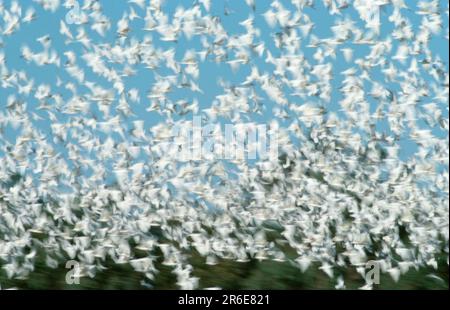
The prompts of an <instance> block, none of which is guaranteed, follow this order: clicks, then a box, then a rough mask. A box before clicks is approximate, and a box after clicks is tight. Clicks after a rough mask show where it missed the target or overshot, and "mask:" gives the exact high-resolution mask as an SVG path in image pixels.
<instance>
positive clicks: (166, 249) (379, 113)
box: [0, 0, 449, 289]
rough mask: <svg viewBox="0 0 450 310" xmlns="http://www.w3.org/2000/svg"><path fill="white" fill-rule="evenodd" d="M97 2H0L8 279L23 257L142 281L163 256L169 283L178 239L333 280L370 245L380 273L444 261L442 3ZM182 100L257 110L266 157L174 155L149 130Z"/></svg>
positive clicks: (226, 111) (1, 173)
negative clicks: (268, 146)
mask: <svg viewBox="0 0 450 310" xmlns="http://www.w3.org/2000/svg"><path fill="white" fill-rule="evenodd" d="M112 2H113V1H111V2H110V1H98V0H83V1H81V0H78V1H76V0H65V1H64V0H33V1H20V2H19V1H17V0H12V1H0V79H1V80H0V83H1V84H0V267H1V269H2V270H3V272H5V274H6V275H7V277H8V278H12V279H23V280H26V279H27V278H28V277H29V275H30V274H31V273H32V272H33V270H34V268H35V263H36V261H37V259H38V257H39V256H40V255H43V257H44V259H45V264H46V265H47V267H49V268H56V267H58V266H63V265H64V264H65V262H66V261H68V260H75V261H77V262H78V263H79V264H80V266H81V273H80V275H79V276H80V277H95V274H96V273H97V272H99V271H103V270H104V269H105V268H106V267H105V264H106V263H105V262H106V261H112V262H113V263H114V264H130V265H131V266H132V267H133V268H134V270H136V271H137V272H141V273H142V274H143V275H144V276H145V280H143V281H142V285H143V286H149V287H151V285H152V281H153V280H154V279H155V276H156V275H157V273H158V270H157V267H156V265H157V262H162V264H164V265H167V266H170V267H171V268H172V272H173V273H174V274H175V275H176V278H177V285H178V286H179V287H180V288H182V289H195V288H198V287H199V279H198V278H197V277H195V276H194V274H193V273H194V270H193V266H192V265H191V264H190V262H189V257H190V255H191V254H192V253H193V252H196V253H198V254H199V255H200V256H201V257H202V258H203V259H204V264H206V265H214V264H217V263H218V262H219V261H221V260H233V261H238V262H246V261H249V260H250V259H256V260H275V261H289V262H290V263H291V264H293V265H294V266H297V267H298V268H299V269H301V270H302V271H305V270H307V269H308V268H318V272H324V273H326V274H327V275H328V276H329V277H331V278H332V279H334V280H335V281H336V282H335V283H336V288H345V281H344V277H343V274H342V270H343V269H345V268H354V269H355V270H356V271H357V272H358V273H360V274H361V277H362V279H364V278H365V272H366V271H367V270H366V263H367V262H368V261H375V262H376V263H377V264H379V266H380V269H381V272H382V273H386V274H389V275H390V276H391V277H392V278H393V279H394V280H398V279H399V277H401V275H402V274H405V273H406V272H408V270H411V269H418V268H423V267H432V268H436V269H437V268H438V264H441V263H444V262H442V260H439V258H440V257H442V256H444V257H446V258H447V261H446V264H447V265H448V251H449V247H448V245H449V203H448V198H449V197H448V194H449V192H448V187H449V175H448V156H449V139H448V130H449V127H448V126H449V121H448V99H449V88H448V87H449V73H448V63H447V61H448V55H447V56H446V55H445V53H448V38H449V36H448V34H449V29H448V17H449V15H448V2H447V1H437V0H431V1H430V0H419V1H406V0H376V1H364V0H317V1H314V0H290V1H281V0H275V1H255V0H242V1H234V0H233V1H230V0H228V1H210V0H197V1H195V0H194V1H179V2H177V1H163V0H129V1H122V2H121V3H120V5H121V9H119V10H115V11H114V12H112V11H111V7H113V6H116V5H119V4H118V2H114V4H113V3H112ZM174 3H176V5H175V4H174ZM197 115H198V116H201V118H202V121H203V122H204V124H216V125H217V124H220V123H231V124H234V125H236V126H239V125H243V124H247V125H248V124H250V125H253V126H257V125H258V124H261V123H263V124H267V126H268V128H269V130H270V131H272V132H276V134H277V137H278V148H279V149H278V152H279V156H278V158H269V159H256V160H253V161H249V160H246V158H245V156H244V157H243V158H232V159H223V158H220V157H214V158H202V159H201V160H181V159H180V158H179V157H178V156H177V152H175V151H173V150H172V151H171V150H170V149H167V148H166V147H165V146H167V143H168V142H171V143H172V144H175V145H181V144H182V143H183V142H184V141H182V139H180V138H177V137H173V136H172V135H171V132H172V129H173V128H174V127H176V126H178V127H185V126H189V125H191V124H192V117H194V116H197ZM216 127H217V126H216ZM218 134H219V133H218V131H217V130H216V131H214V132H213V133H212V135H218ZM223 142H224V141H221V140H220V139H217V140H216V143H215V145H214V147H215V148H217V149H220V147H221V143H223ZM222 146H223V144H222ZM292 253H294V254H292ZM1 284H2V283H0V286H1ZM362 288H367V289H370V288H373V284H372V283H370V282H367V283H366V284H365V285H364V286H363V287H362Z"/></svg>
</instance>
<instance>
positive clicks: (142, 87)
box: [0, 0, 449, 159]
mask: <svg viewBox="0 0 450 310" xmlns="http://www.w3.org/2000/svg"><path fill="white" fill-rule="evenodd" d="M8 2H9V1H4V5H5V7H8V4H9V3H8ZM100 2H101V4H102V7H103V9H104V14H105V15H106V16H108V17H109V18H110V19H111V21H112V27H111V29H110V31H108V32H107V34H106V36H105V37H103V38H102V37H101V36H99V35H98V34H96V33H95V32H93V31H91V30H88V27H86V29H87V30H88V34H89V36H90V37H91V38H92V40H93V41H94V42H108V43H110V44H113V43H114V41H115V40H116V39H117V35H116V33H115V29H116V23H117V21H118V20H119V19H120V18H121V17H122V16H123V14H124V13H127V12H129V7H130V6H129V4H128V3H127V1H100ZM212 2H213V3H212V6H211V10H210V13H209V14H211V15H216V16H218V17H220V20H221V22H222V24H223V26H224V28H225V29H226V31H227V33H228V35H229V36H231V35H239V34H243V33H245V31H246V30H245V28H244V27H243V26H242V25H240V24H239V23H240V22H242V21H243V20H245V19H247V18H248V17H249V16H251V15H253V16H254V18H255V26H256V27H258V28H259V29H260V30H261V36H260V37H259V38H258V40H259V41H261V42H264V43H265V46H266V48H267V49H268V51H270V53H271V54H272V55H273V56H274V57H278V56H280V50H279V49H278V48H276V47H275V45H274V40H273V37H272V35H273V34H274V33H276V32H279V31H281V28H280V27H279V25H277V26H276V27H275V28H273V29H271V28H270V27H269V26H268V25H267V23H266V21H265V19H264V16H263V15H262V14H263V13H264V12H266V11H267V10H268V9H269V7H270V2H271V1H264V0H263V1H256V10H255V11H254V12H252V10H251V8H250V7H248V6H247V5H246V4H245V1H212ZM406 2H407V4H408V5H409V6H410V9H409V10H403V11H402V13H403V14H404V16H406V17H408V18H409V19H410V22H411V23H412V25H413V29H414V30H417V27H418V26H419V25H420V21H421V18H422V17H421V16H420V15H418V14H415V10H416V8H415V6H414V4H415V1H406ZM80 3H81V2H80ZM191 3H192V1H165V3H164V5H163V11H164V12H165V13H166V14H168V15H169V16H171V15H172V14H173V13H174V12H175V11H176V9H177V8H178V7H180V6H182V7H185V8H187V7H189V6H190V5H191ZM281 3H282V4H283V6H284V7H285V8H287V9H289V10H290V11H291V12H292V13H293V12H295V8H294V6H293V5H292V4H291V3H289V1H281ZM20 5H21V6H22V8H23V11H25V10H26V8H27V7H29V6H31V5H32V6H33V7H34V8H35V9H36V14H37V19H36V20H35V21H33V22H32V23H30V24H22V25H21V26H20V29H19V30H18V31H17V32H16V33H14V34H13V35H12V36H3V37H2V42H3V47H2V48H1V50H0V51H1V52H2V53H4V54H5V59H6V63H7V67H8V68H9V69H11V70H17V71H21V70H23V71H26V72H27V74H28V76H29V77H32V78H33V79H34V81H35V86H38V85H39V84H48V85H49V86H50V87H51V89H52V92H58V93H60V94H61V95H62V96H63V98H64V99H68V96H70V92H69V91H68V90H67V89H64V85H65V83H63V85H62V86H61V87H57V86H56V81H57V77H59V78H60V79H61V80H62V81H64V82H67V81H71V82H73V83H75V84H77V82H76V81H74V80H73V79H72V78H71V77H70V76H69V75H68V74H67V72H65V70H64V63H65V61H66V57H65V56H64V55H63V53H64V52H65V51H67V50H73V51H74V52H76V54H77V57H78V59H77V64H78V65H79V66H80V67H81V68H82V69H84V70H85V74H86V80H89V81H92V82H95V83H96V84H98V85H100V86H102V87H104V88H106V89H108V88H111V87H112V85H111V83H110V82H108V81H107V80H106V79H104V78H102V77H99V76H98V75H96V74H94V73H93V72H92V71H91V70H90V69H89V68H88V67H87V66H85V64H83V61H81V55H82V54H83V49H84V48H83V47H82V46H81V45H80V44H75V43H69V44H66V43H65V41H66V39H65V38H64V37H63V36H62V35H61V34H60V33H59V27H60V26H59V25H60V21H61V20H64V19H65V16H66V14H67V12H68V10H67V9H66V8H64V7H63V6H60V7H59V8H58V10H57V11H56V12H54V13H52V12H49V11H45V10H44V9H43V8H42V7H40V6H39V5H37V4H36V3H35V2H32V1H20ZM443 6H444V4H443V3H442V2H441V7H443ZM132 7H133V8H134V10H135V11H136V13H137V14H138V15H140V16H144V15H145V10H142V9H140V8H139V7H137V6H135V5H132ZM202 10H203V14H205V13H206V12H205V11H204V8H203V7H202ZM226 10H227V11H229V12H231V13H230V14H227V15H225V14H224V13H225V11H226ZM391 10H392V8H387V9H386V10H383V11H382V12H381V25H382V27H381V37H383V38H385V37H386V36H390V35H391V32H392V30H393V25H392V23H390V22H389V21H388V17H389V15H390V13H391ZM304 13H305V14H308V15H309V17H310V18H311V20H312V21H313V22H314V28H313V31H312V32H313V33H314V35H316V36H317V37H319V38H327V37H332V36H333V32H332V30H331V27H332V26H333V25H334V24H335V23H336V21H337V20H339V19H343V18H345V17H346V16H348V17H350V18H351V19H353V20H354V21H356V25H357V26H359V27H361V28H363V27H364V22H363V21H362V20H360V19H359V17H358V14H357V13H356V12H355V10H354V9H352V8H349V9H347V10H345V13H344V14H342V15H341V16H337V15H334V16H332V15H330V14H329V12H328V10H327V9H326V8H325V7H324V6H323V3H322V1H316V5H315V8H314V9H313V8H305V9H304ZM444 16H446V15H444ZM143 24H144V22H143V20H142V19H136V20H134V21H133V22H132V23H131V24H130V25H131V28H132V31H131V33H130V35H129V37H130V38H136V39H138V40H140V39H142V37H143V36H144V35H150V34H149V33H144V31H142V30H141V28H142V26H143ZM68 27H69V29H70V30H71V31H72V33H76V31H77V28H78V27H79V26H78V25H68ZM443 28H444V29H443V30H442V33H441V34H440V35H438V36H432V38H431V41H430V44H429V48H430V49H431V50H432V52H433V55H434V56H439V57H440V59H441V60H442V61H443V62H444V63H445V66H446V69H447V72H448V53H449V51H448V44H447V43H448V42H447V41H446V40H444V39H443V38H442V36H443V32H444V31H445V29H447V28H448V19H447V18H444V27H443ZM47 34H48V35H50V37H51V39H52V45H51V49H54V50H56V51H57V53H58V55H60V57H61V66H60V67H56V66H54V65H48V66H43V67H38V66H36V65H35V64H33V63H27V62H25V61H24V60H23V58H21V52H20V51H21V48H22V47H23V46H24V45H27V46H28V47H29V48H30V49H31V50H32V51H33V52H40V51H41V50H42V46H41V45H40V43H38V42H37V41H36V39H37V38H39V37H41V36H44V35H47ZM151 36H152V39H153V42H154V44H155V46H157V48H159V49H160V50H161V51H167V50H169V49H174V50H175V52H176V59H180V60H181V59H182V58H183V56H184V53H185V52H186V51H187V50H189V49H192V50H195V51H200V50H201V44H200V39H199V38H198V37H194V38H192V39H190V40H189V39H187V38H186V37H185V36H184V35H182V36H180V38H179V40H178V41H177V42H164V41H161V40H160V38H159V35H158V34H157V33H153V34H151ZM97 40H98V41H97ZM393 44H394V47H393V49H392V50H393V51H394V52H395V50H396V44H398V43H396V42H394V43H393ZM307 45H308V40H306V39H305V40H302V41H301V46H302V49H301V51H302V53H303V54H304V56H305V57H306V58H307V59H308V61H310V62H311V63H312V64H315V63H316V61H315V60H314V59H313V55H314V53H315V52H316V48H312V47H307ZM347 45H350V47H352V48H354V56H353V60H355V59H358V58H362V57H365V56H366V55H367V54H368V53H369V52H370V50H369V47H368V46H365V45H361V46H355V45H354V44H347ZM342 47H344V45H343V46H340V47H339V48H342ZM386 57H387V58H388V57H392V55H386ZM266 58H267V54H266V53H265V54H264V56H263V57H262V58H259V57H256V56H255V57H254V58H253V59H252V60H251V63H250V64H248V65H242V66H240V67H239V69H238V70H237V71H236V72H233V70H231V68H230V66H229V65H228V64H226V63H216V62H214V61H212V60H210V61H206V62H203V63H200V76H199V79H198V84H199V86H200V89H202V90H203V93H193V92H190V91H185V90H176V91H174V92H173V93H172V94H170V98H171V99H173V100H177V99H186V100H192V99H194V98H196V99H197V100H198V101H199V105H200V108H201V109H204V108H208V107H210V106H211V104H212V102H213V101H214V100H215V97H216V96H217V95H220V94H222V93H223V88H222V87H221V86H220V85H219V83H218V81H219V79H222V80H225V81H228V83H230V84H231V85H239V84H241V83H242V82H243V81H244V80H245V78H246V76H247V75H248V74H249V73H250V70H251V65H255V66H257V67H258V69H259V71H260V73H264V72H267V73H269V74H271V73H272V72H273V70H274V66H273V65H271V64H268V63H267V62H266V61H265V60H266ZM330 60H331V62H332V65H333V81H332V83H333V84H332V85H333V91H332V96H331V101H330V102H325V103H323V104H324V105H325V106H326V107H327V108H329V110H330V111H337V112H338V113H340V111H339V105H338V102H339V100H340V99H341V98H342V95H341V93H340V92H339V87H340V86H341V83H342V80H343V75H342V74H340V73H341V72H342V71H344V70H346V69H348V68H350V67H353V66H354V63H353V62H350V63H347V62H345V61H344V60H343V55H342V52H341V51H339V50H338V51H336V58H335V59H334V60H332V59H327V61H330ZM111 66H113V67H114V66H116V65H114V64H111ZM407 66H409V63H408V62H407V63H406V64H405V69H406V68H407ZM116 67H117V68H119V67H120V66H116ZM137 69H138V71H137V74H136V75H135V76H132V77H127V78H125V79H124V81H125V85H126V88H127V89H128V88H137V89H138V90H139V92H140V98H141V102H140V103H139V104H134V105H132V110H133V113H134V115H132V116H130V117H129V118H128V119H126V120H124V122H126V123H127V126H128V127H129V128H130V129H131V126H132V122H133V121H134V120H144V122H145V126H146V128H150V127H151V126H153V125H155V124H158V123H161V122H165V121H166V120H165V119H164V116H161V115H160V114H159V113H157V112H155V111H152V112H148V111H147V110H146V109H147V108H148V106H149V102H148V99H147V98H146V93H147V92H148V90H149V89H151V87H152V84H153V83H154V81H155V72H152V71H150V70H148V69H145V68H142V67H141V68H139V66H138V68H137ZM156 73H157V74H159V75H166V74H169V73H170V71H169V70H168V69H167V68H164V67H163V68H160V69H158V70H156ZM372 78H373V79H375V80H378V79H379V81H380V82H381V83H382V84H384V85H387V86H388V87H389V88H391V89H392V90H393V91H396V90H398V89H399V86H398V85H395V84H392V85H389V84H387V83H386V82H385V81H384V79H383V77H382V75H381V74H380V73H379V72H378V74H377V73H376V72H375V73H374V76H373V77H372ZM77 88H78V89H79V92H83V89H84V90H85V91H86V88H85V86H83V85H78V84H77ZM259 91H260V90H259ZM13 94H15V89H14V88H0V109H1V110H5V107H6V104H7V98H8V96H10V95H13ZM15 95H16V96H17V97H20V95H18V94H15ZM258 95H260V96H261V97H262V98H263V105H264V107H265V111H264V112H263V113H262V115H258V114H256V113H250V114H249V115H248V116H249V120H251V121H254V122H257V123H267V122H269V121H270V120H271V119H272V118H273V110H272V109H273V108H274V106H275V104H274V102H273V101H272V100H270V98H268V97H267V96H266V95H264V94H263V93H262V92H260V93H259V94H258ZM288 98H289V100H292V101H293V102H297V103H298V104H302V99H300V98H298V97H293V96H289V97H288ZM24 100H26V102H27V103H28V106H27V111H28V112H30V113H31V112H34V113H36V114H37V115H39V116H41V117H42V118H43V120H41V121H34V126H35V128H38V129H39V130H41V131H42V132H43V133H48V132H49V128H50V124H51V122H50V121H49V116H48V114H47V113H46V111H42V110H38V109H37V108H36V107H37V103H36V99H35V98H33V96H29V98H24ZM310 100H316V99H315V98H311V99H310ZM368 100H369V102H370V101H371V99H368ZM115 104H117V103H115ZM372 104H374V103H373V101H372ZM372 108H375V106H373V107H372ZM91 109H92V113H93V114H95V115H96V116H97V117H98V119H99V120H102V117H103V116H102V114H101V113H100V112H99V110H98V107H97V106H96V105H95V104H92V105H91ZM112 111H113V115H112V116H114V113H116V112H114V109H112ZM444 113H447V111H444ZM192 116H193V115H192V113H189V114H188V115H185V116H184V117H185V118H190V119H192ZM57 117H58V119H59V120H60V121H64V119H67V116H65V115H63V114H62V113H60V114H58V113H57ZM447 117H448V115H447ZM222 121H223V122H226V121H225V120H222ZM288 123H289V122H287V123H286V124H288ZM377 128H378V130H381V131H389V128H388V125H387V123H386V122H383V121H380V123H379V124H377ZM433 134H435V135H436V136H439V137H445V136H447V137H448V132H444V131H442V130H441V129H439V128H433ZM16 135H17V131H15V130H14V129H13V128H12V126H10V125H9V126H7V127H6V128H5V135H4V136H3V137H0V143H3V141H4V140H3V139H6V140H7V141H9V142H10V143H14V140H15V137H16ZM99 137H100V138H102V139H104V138H106V136H102V134H101V133H99ZM130 139H131V138H130ZM400 145H401V152H400V155H401V158H402V159H407V158H409V157H410V156H411V155H412V154H413V152H415V151H416V149H417V147H416V146H415V144H414V143H413V142H411V141H409V140H407V139H402V140H401V141H400ZM59 150H60V151H61V153H62V154H65V153H66V151H65V150H64V149H63V148H59Z"/></svg>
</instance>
